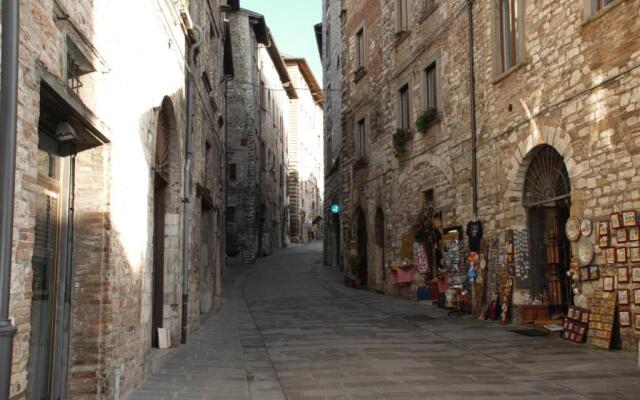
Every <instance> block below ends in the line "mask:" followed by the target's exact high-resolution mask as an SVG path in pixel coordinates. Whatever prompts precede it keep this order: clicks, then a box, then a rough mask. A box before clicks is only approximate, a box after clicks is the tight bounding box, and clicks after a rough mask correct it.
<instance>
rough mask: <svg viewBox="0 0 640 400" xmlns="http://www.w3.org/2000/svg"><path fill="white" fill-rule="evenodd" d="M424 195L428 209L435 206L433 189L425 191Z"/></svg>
mask: <svg viewBox="0 0 640 400" xmlns="http://www.w3.org/2000/svg"><path fill="white" fill-rule="evenodd" d="M422 194H423V196H424V205H425V206H427V207H429V206H433V203H434V197H433V189H429V190H425V191H424V192H422Z"/></svg>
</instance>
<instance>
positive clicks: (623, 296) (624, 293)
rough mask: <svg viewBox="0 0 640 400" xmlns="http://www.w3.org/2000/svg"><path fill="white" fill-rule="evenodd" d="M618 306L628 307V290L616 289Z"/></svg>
mask: <svg viewBox="0 0 640 400" xmlns="http://www.w3.org/2000/svg"><path fill="white" fill-rule="evenodd" d="M618 304H620V305H621V306H628V305H629V290H628V289H618Z"/></svg>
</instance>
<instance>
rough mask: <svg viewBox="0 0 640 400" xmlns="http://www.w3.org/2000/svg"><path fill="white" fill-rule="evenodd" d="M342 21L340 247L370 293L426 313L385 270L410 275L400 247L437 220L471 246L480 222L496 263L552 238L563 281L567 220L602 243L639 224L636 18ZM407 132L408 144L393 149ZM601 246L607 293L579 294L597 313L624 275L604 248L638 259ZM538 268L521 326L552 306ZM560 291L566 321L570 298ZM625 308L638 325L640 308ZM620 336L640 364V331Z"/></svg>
mask: <svg viewBox="0 0 640 400" xmlns="http://www.w3.org/2000/svg"><path fill="white" fill-rule="evenodd" d="M343 9H344V12H343V18H342V34H341V37H342V48H341V49H342V51H341V65H342V70H341V77H342V85H343V88H342V89H343V90H342V101H343V105H342V116H341V121H342V131H343V135H342V140H341V146H342V148H341V151H340V164H339V165H340V167H339V175H340V177H341V179H342V190H341V191H340V193H341V196H338V198H340V197H341V200H340V201H341V202H342V204H341V205H342V212H341V220H342V221H341V222H342V230H341V232H340V234H341V235H342V237H343V243H344V246H345V253H346V254H351V255H359V256H360V263H362V264H363V267H364V268H361V269H360V274H361V277H362V278H363V280H364V283H368V285H369V288H370V289H375V290H381V291H384V292H386V293H388V294H393V295H398V296H404V297H410V298H415V290H416V288H417V286H418V285H419V284H420V282H422V284H424V278H423V277H421V276H419V275H418V274H415V275H414V282H413V284H411V285H394V284H393V282H392V281H391V279H390V277H389V272H388V269H387V268H385V265H386V264H389V263H394V262H397V261H398V260H400V259H401V254H400V252H401V242H402V236H403V235H405V234H408V233H409V228H410V226H411V225H412V223H413V222H414V221H415V220H416V218H417V215H418V213H419V212H420V210H421V209H422V208H423V207H424V206H425V205H427V204H430V205H432V206H434V207H435V210H436V212H437V213H438V215H439V216H440V218H439V219H440V221H441V223H442V225H443V227H445V228H447V227H451V228H458V227H460V228H462V229H460V232H461V234H462V235H463V236H464V234H463V233H464V227H466V226H467V224H468V223H469V222H470V221H476V220H479V221H481V222H482V223H483V225H484V238H485V240H490V239H499V240H500V245H501V246H500V248H503V245H504V242H505V234H506V233H507V231H509V230H519V231H524V232H525V233H526V235H525V237H528V240H529V242H530V243H531V242H536V241H537V243H544V245H545V246H550V244H549V243H551V236H550V232H555V233H554V234H555V235H556V236H557V238H558V241H559V243H558V246H559V247H562V248H563V254H564V256H563V257H564V258H563V265H562V268H564V269H562V275H564V271H565V269H566V268H568V267H569V262H570V254H571V253H573V254H574V255H576V256H577V255H578V251H577V244H576V243H569V242H567V241H564V240H562V239H559V238H560V237H563V235H562V233H563V232H564V222H565V221H566V220H567V218H568V216H569V215H571V216H575V217H578V218H582V219H590V220H591V221H592V223H593V224H594V227H595V225H597V224H598V223H599V222H600V221H604V220H607V219H608V218H609V217H610V214H612V213H616V212H622V211H625V210H635V211H636V212H637V210H638V209H639V208H640V203H639V202H638V196H637V192H638V188H637V180H638V171H636V168H635V167H634V165H635V161H634V160H635V157H637V154H636V153H637V152H636V150H635V147H636V142H638V137H639V136H638V135H639V134H640V120H639V119H638V116H637V115H638V107H640V98H639V95H640V86H639V85H640V80H639V79H638V78H639V77H640V41H638V37H640V22H639V21H640V20H639V19H638V18H637V17H638V14H639V12H640V5H639V4H638V3H637V2H633V1H625V0H618V1H612V2H600V1H593V2H592V1H573V2H562V1H557V0H548V1H541V2H526V1H522V0H504V1H494V0H491V1H469V2H458V1H446V0H431V1H430V0H427V1H423V0H398V1H390V2H375V3H374V2H371V3H370V2H367V3H366V4H364V3H363V2H360V1H357V0H345V1H344V5H343ZM470 11H471V13H470ZM470 24H472V25H470ZM325 29H326V27H325ZM325 35H326V34H325ZM324 40H325V42H326V41H327V40H329V39H328V38H326V37H325V38H324ZM470 44H471V45H470ZM325 46H326V45H325ZM471 61H473V62H471ZM327 63H328V62H327V61H326V60H325V71H326V68H327V66H326V65H327ZM329 79H331V76H330V77H329ZM472 82H473V84H472ZM327 97H328V96H327ZM325 103H328V101H326V102H325ZM334 115H335V114H334ZM418 119H421V121H420V122H421V123H420V124H418V125H421V126H420V127H421V128H422V130H423V132H418V129H417V128H418V127H417V126H416V125H417V120H418ZM329 127H330V124H327V129H326V130H325V132H326V138H325V141H327V140H329V139H328V138H329V137H331V136H332V133H331V130H330V128H329ZM399 129H400V131H399ZM403 129H404V130H405V131H409V132H410V134H407V135H396V139H397V140H396V143H395V146H394V134H396V133H402V130H403ZM396 153H397V154H396ZM327 171H328V173H331V172H332V169H331V168H330V167H329V168H327ZM330 193H331V191H330V190H328V192H327V196H330V195H331V194H330ZM325 202H326V203H327V204H329V203H331V202H332V200H331V199H330V198H328V197H327V198H326V201H325ZM541 221H543V222H541ZM594 229H595V228H594ZM605 233H607V232H605ZM616 233H617V232H616V230H615V229H612V228H610V229H609V231H608V233H607V234H606V235H605V234H604V233H603V236H607V238H609V239H612V238H611V237H610V236H614V235H615V234H616ZM605 239H606V238H605ZM554 240H555V237H554ZM599 240H600V237H599V236H598V235H597V234H593V235H591V236H587V237H586V238H585V241H586V242H590V243H591V244H592V245H595V257H594V260H593V263H594V264H597V265H599V266H600V278H599V279H594V280H585V281H584V282H577V286H578V288H577V290H578V291H580V294H581V295H582V296H584V297H585V298H586V299H587V303H588V304H591V302H592V301H594V302H595V300H594V299H595V298H596V297H600V296H601V292H602V277H604V276H613V275H615V274H616V272H617V271H616V267H621V266H623V265H625V262H620V263H618V264H607V262H606V260H605V259H604V254H605V250H604V247H606V246H611V247H630V246H633V244H629V243H628V242H622V240H620V241H616V240H615V239H612V240H610V241H609V242H608V244H606V245H603V248H600V247H599V246H598V245H599V244H600V243H599ZM541 241H543V242H541ZM585 245H587V244H585ZM532 246H533V245H532ZM624 251H625V250H623V252H624ZM626 252H627V253H628V254H631V250H629V249H627V250H626ZM527 253H528V257H530V260H529V263H530V265H528V266H527V268H530V269H528V270H527V273H526V274H525V275H524V276H516V277H515V288H514V293H513V304H514V306H515V308H514V312H513V315H514V319H515V320H516V321H518V320H519V318H520V315H519V310H520V308H521V306H523V305H526V304H528V303H529V302H530V301H531V299H532V298H533V297H534V296H541V297H546V299H548V296H550V295H549V293H548V290H549V287H544V285H546V284H548V282H545V279H544V278H540V277H541V276H543V275H544V274H545V270H546V268H547V266H546V265H545V266H544V267H543V266H542V265H543V264H546V261H545V255H544V254H542V255H541V254H538V253H539V250H536V249H535V248H534V247H531V246H529V251H528V252H527ZM330 260H331V258H329V261H330ZM536 279H538V280H539V282H537V281H536ZM559 281H560V282H561V283H562V286H561V287H562V292H563V295H562V297H563V303H564V306H565V307H566V305H567V304H569V303H571V301H572V300H574V299H573V296H572V293H571V291H572V286H571V282H568V281H567V280H566V279H565V278H563V277H560V278H559ZM573 283H576V282H573ZM541 286H542V287H541ZM636 286H637V284H635V286H634V284H631V283H629V284H627V283H625V282H624V281H622V282H620V283H619V285H618V286H617V289H622V290H630V291H633V289H635V288H637V287H636ZM604 296H605V297H607V296H611V295H607V294H605V295H604ZM594 304H595V303H594ZM621 307H622V310H628V311H629V312H630V315H632V316H634V315H638V314H640V309H638V307H639V305H634V304H631V305H628V306H627V305H622V306H621ZM632 318H633V317H632ZM632 325H633V323H632ZM614 329H615V330H618V331H619V333H620V337H621V347H622V348H623V349H629V350H632V349H635V348H637V343H638V334H640V330H639V329H634V327H633V326H631V327H624V326H623V327H614Z"/></svg>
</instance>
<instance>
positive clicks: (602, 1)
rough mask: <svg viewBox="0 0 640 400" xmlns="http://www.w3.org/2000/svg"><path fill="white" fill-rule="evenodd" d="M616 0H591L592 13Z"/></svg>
mask: <svg viewBox="0 0 640 400" xmlns="http://www.w3.org/2000/svg"><path fill="white" fill-rule="evenodd" d="M614 1H615V0H591V14H595V13H597V12H598V11H600V10H602V9H603V8H605V7H606V6H608V5H609V4H611V3H613V2H614Z"/></svg>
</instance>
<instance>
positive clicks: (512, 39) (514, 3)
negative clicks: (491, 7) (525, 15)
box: [498, 0, 522, 72]
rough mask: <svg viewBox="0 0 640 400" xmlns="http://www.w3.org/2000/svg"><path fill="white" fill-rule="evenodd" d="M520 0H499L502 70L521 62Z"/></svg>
mask: <svg viewBox="0 0 640 400" xmlns="http://www.w3.org/2000/svg"><path fill="white" fill-rule="evenodd" d="M520 7H521V3H520V0H499V10H498V12H499V30H500V35H499V38H500V60H501V72H505V71H508V70H509V69H511V68H512V67H514V66H515V65H516V64H518V63H519V62H520V49H519V41H520V39H521V35H522V32H521V30H522V28H521V25H522V21H521V16H520V11H521V10H520V9H519V8H520Z"/></svg>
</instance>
